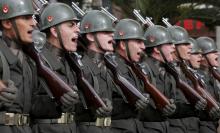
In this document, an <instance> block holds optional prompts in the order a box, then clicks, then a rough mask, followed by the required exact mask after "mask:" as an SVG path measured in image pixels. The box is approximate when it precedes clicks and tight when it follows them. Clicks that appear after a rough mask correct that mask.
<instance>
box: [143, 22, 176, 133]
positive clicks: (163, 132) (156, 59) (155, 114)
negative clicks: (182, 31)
mask: <svg viewBox="0 0 220 133" xmlns="http://www.w3.org/2000/svg"><path fill="white" fill-rule="evenodd" d="M144 37H145V38H146V44H145V45H146V50H145V51H146V53H147V55H148V57H146V58H145V59H144V60H143V63H144V64H145V65H148V67H147V68H149V69H148V70H147V71H148V75H149V76H148V77H149V79H150V81H151V82H152V84H154V85H155V86H156V87H157V88H158V89H159V91H161V92H162V93H163V94H164V95H165V96H166V97H168V98H171V99H170V103H171V104H169V105H167V106H166V107H165V108H163V109H162V110H159V109H157V108H156V106H155V103H154V101H151V104H150V106H149V107H148V108H147V109H146V110H145V111H144V112H143V113H142V114H141V115H140V117H141V118H140V119H141V121H143V126H144V130H143V133H144V132H149V133H151V132H152V133H154V132H155V133H156V132H158V133H159V132H160V133H169V123H168V121H167V116H169V115H171V114H173V113H174V112H175V109H176V106H175V104H174V98H175V90H174V89H175V88H173V87H172V82H170V81H172V80H173V79H172V78H171V77H170V76H168V75H169V74H167V73H166V72H165V69H164V67H163V63H165V62H172V61H173V60H174V59H173V56H172V54H173V52H174V51H175V47H174V45H173V44H172V39H171V37H170V35H169V32H168V30H167V29H166V28H164V27H163V26H159V25H154V26H150V27H149V28H148V29H147V31H146V32H145V35H144Z"/></svg>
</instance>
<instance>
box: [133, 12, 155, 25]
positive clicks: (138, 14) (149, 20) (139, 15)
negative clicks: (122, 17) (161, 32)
mask: <svg viewBox="0 0 220 133" xmlns="http://www.w3.org/2000/svg"><path fill="white" fill-rule="evenodd" d="M133 14H134V15H135V17H136V18H137V19H139V20H140V21H141V22H142V24H143V25H144V26H145V27H149V26H154V23H153V22H152V21H151V19H152V18H149V17H146V19H144V18H143V17H142V16H141V14H140V11H139V10H136V9H134V10H133Z"/></svg>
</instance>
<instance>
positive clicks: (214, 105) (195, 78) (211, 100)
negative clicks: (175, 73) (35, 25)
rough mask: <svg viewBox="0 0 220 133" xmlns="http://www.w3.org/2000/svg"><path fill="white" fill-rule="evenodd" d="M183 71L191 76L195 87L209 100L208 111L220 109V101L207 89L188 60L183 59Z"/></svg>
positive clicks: (187, 75) (181, 65) (188, 76)
mask: <svg viewBox="0 0 220 133" xmlns="http://www.w3.org/2000/svg"><path fill="white" fill-rule="evenodd" d="M180 67H181V68H182V70H183V72H184V73H185V75H186V77H187V78H189V79H190V80H191V81H192V83H193V87H194V89H195V90H196V91H197V92H198V93H199V94H200V95H201V96H202V97H203V98H205V99H206V101H207V107H206V109H207V111H208V112H210V111H211V110H212V109H213V108H215V109H217V110H220V107H219V106H218V102H217V101H216V100H215V99H214V98H213V97H212V95H211V94H210V93H209V92H208V91H207V90H206V89H205V87H206V86H205V85H204V83H203V81H202V80H201V79H199V78H198V76H197V75H196V73H195V72H194V71H193V70H192V68H190V67H189V66H188V65H187V64H186V62H184V61H182V62H181V64H180Z"/></svg>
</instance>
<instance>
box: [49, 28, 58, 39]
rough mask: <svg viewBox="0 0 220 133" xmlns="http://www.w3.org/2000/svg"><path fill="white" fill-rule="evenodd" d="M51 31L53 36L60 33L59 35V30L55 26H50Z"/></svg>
mask: <svg viewBox="0 0 220 133" xmlns="http://www.w3.org/2000/svg"><path fill="white" fill-rule="evenodd" d="M50 33H51V35H52V36H54V37H56V38H57V36H58V35H57V30H56V28H55V27H51V28H50Z"/></svg>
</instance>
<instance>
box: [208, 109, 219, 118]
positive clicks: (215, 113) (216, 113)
mask: <svg viewBox="0 0 220 133" xmlns="http://www.w3.org/2000/svg"><path fill="white" fill-rule="evenodd" d="M209 116H210V117H211V118H213V119H218V118H220V108H215V107H213V108H212V109H211V110H210V111H209Z"/></svg>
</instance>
